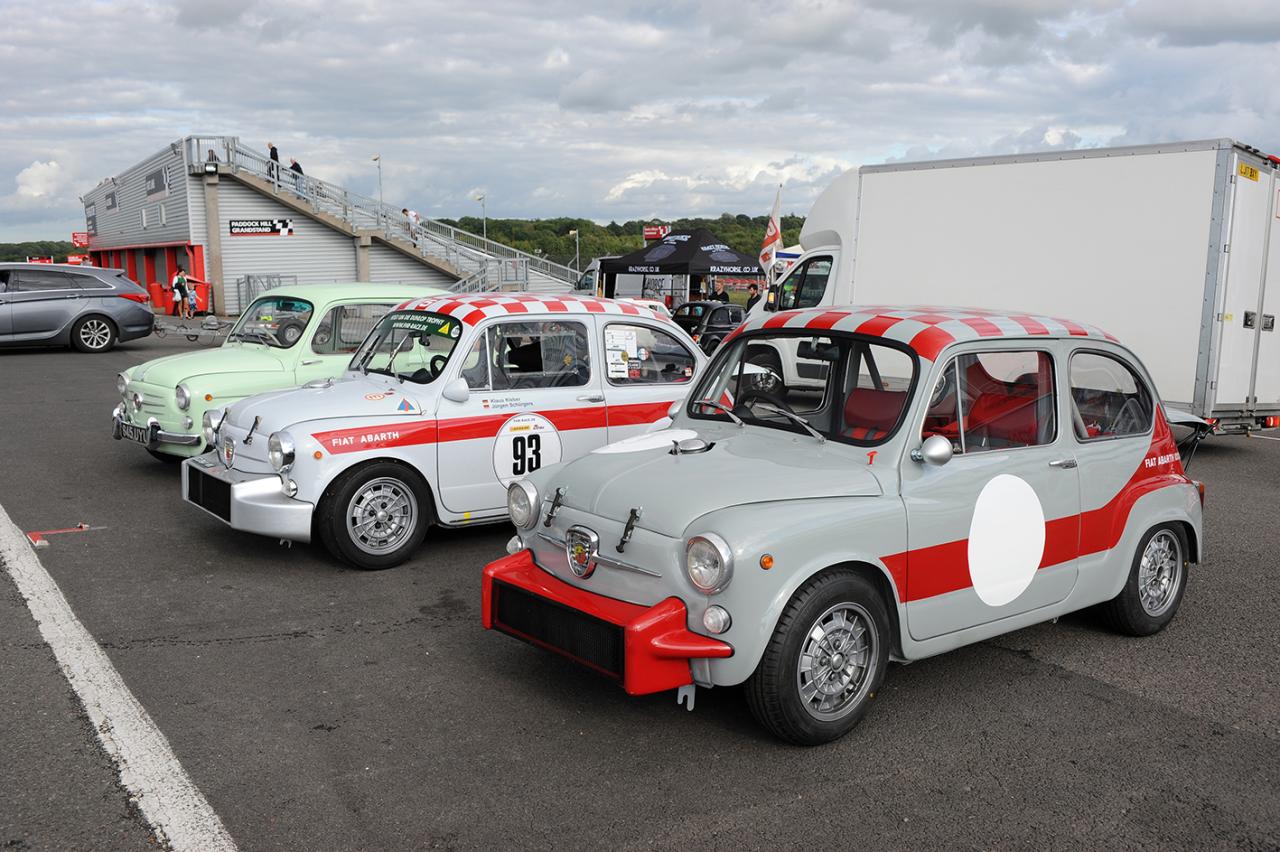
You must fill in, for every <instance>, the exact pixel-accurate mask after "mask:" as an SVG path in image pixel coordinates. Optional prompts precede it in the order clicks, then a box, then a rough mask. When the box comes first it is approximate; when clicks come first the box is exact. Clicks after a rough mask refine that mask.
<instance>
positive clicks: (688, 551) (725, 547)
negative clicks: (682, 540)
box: [684, 533, 733, 595]
mask: <svg viewBox="0 0 1280 852" xmlns="http://www.w3.org/2000/svg"><path fill="white" fill-rule="evenodd" d="M684 568H685V571H686V572H687V573H688V575H689V581H690V582H691V583H693V584H694V585H695V586H697V587H698V588H699V589H700V590H701V591H703V592H706V593H707V594H709V595H713V594H715V593H716V592H720V591H724V588H725V586H727V585H729V579H730V578H731V577H732V576H733V551H731V550H730V549H729V544H728V542H726V541H725V540H724V539H722V538H721V537H720V536H718V535H716V534H715V533H707V534H706V535H697V536H694V537H693V538H691V539H689V543H688V544H686V545H685V547H684Z"/></svg>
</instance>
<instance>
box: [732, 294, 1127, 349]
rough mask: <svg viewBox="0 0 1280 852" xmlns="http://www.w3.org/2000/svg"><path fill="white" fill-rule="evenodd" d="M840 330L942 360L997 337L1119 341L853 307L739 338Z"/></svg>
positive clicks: (771, 318) (779, 318) (992, 315)
mask: <svg viewBox="0 0 1280 852" xmlns="http://www.w3.org/2000/svg"><path fill="white" fill-rule="evenodd" d="M761 328H763V329H771V328H786V329H797V328H806V329H809V328H811V329H835V330H838V331H849V332H857V333H858V334H867V335H871V336H873V337H883V338H885V339H887V340H895V341H898V342H900V343H905V344H907V345H908V346H910V347H911V348H912V349H914V350H915V351H916V352H917V353H919V354H920V355H921V356H923V357H925V358H928V359H929V360H931V361H932V360H936V359H937V356H938V353H940V352H941V351H942V350H943V349H945V348H946V347H947V346H949V345H951V344H952V343H959V342H961V341H967V340H979V339H981V338H997V337H1093V338H1100V339H1106V340H1112V341H1114V340H1115V338H1114V337H1112V336H1111V335H1110V334H1107V333H1106V332H1105V331H1102V330H1101V329H1099V328H1095V327H1093V326H1089V325H1085V324H1083V323H1078V322H1073V321H1071V320H1065V319H1058V318H1055V317H1046V316H1039V315H1036V314H1016V313H1009V312H1003V311H988V310H982V309H980V308H938V307H879V306H877V307H868V306H863V305H855V306H849V307H830V308H808V309H805V310H798V311H782V312H780V313H776V314H769V313H766V314H765V315H764V316H758V317H755V318H753V319H751V320H748V321H747V322H746V323H745V324H744V325H743V326H742V327H741V328H739V329H738V330H737V332H735V333H734V336H736V335H737V334H740V333H742V332H745V331H755V330H756V329H761Z"/></svg>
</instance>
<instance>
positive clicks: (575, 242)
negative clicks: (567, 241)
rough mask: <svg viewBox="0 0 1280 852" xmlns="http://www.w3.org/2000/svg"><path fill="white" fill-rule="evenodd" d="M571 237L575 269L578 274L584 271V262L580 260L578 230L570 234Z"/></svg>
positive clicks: (575, 229)
mask: <svg viewBox="0 0 1280 852" xmlns="http://www.w3.org/2000/svg"><path fill="white" fill-rule="evenodd" d="M569 236H571V237H573V268H574V270H575V271H577V272H581V271H582V261H580V260H579V259H578V229H577V228H574V229H573V230H572V231H570V232H569Z"/></svg>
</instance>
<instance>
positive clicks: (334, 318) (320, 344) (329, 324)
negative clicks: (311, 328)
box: [311, 305, 391, 355]
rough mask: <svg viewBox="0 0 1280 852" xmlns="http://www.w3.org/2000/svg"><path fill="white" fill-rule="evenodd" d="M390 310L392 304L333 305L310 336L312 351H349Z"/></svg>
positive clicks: (352, 349) (351, 350)
mask: <svg viewBox="0 0 1280 852" xmlns="http://www.w3.org/2000/svg"><path fill="white" fill-rule="evenodd" d="M390 310H391V306H390V305H336V306H334V307H332V308H330V309H329V312H328V313H326V314H325V315H324V319H322V320H321V321H320V325H319V326H318V327H317V328H316V333H315V336H314V337H312V338H311V351H313V352H316V353H318V354H320V355H350V354H351V353H353V352H355V351H356V349H358V348H359V346H360V344H361V342H362V341H363V340H364V339H365V338H366V337H368V336H369V332H371V331H373V327H374V326H376V325H377V324H378V320H380V319H382V317H383V316H384V315H386V313H387V312H388V311H390Z"/></svg>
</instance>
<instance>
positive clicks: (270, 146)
mask: <svg viewBox="0 0 1280 852" xmlns="http://www.w3.org/2000/svg"><path fill="white" fill-rule="evenodd" d="M267 154H269V155H270V157H271V162H269V163H267V175H268V176H269V177H270V178H271V179H272V180H276V179H277V178H279V177H280V152H279V151H277V150H276V143H274V142H268V143H267Z"/></svg>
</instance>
